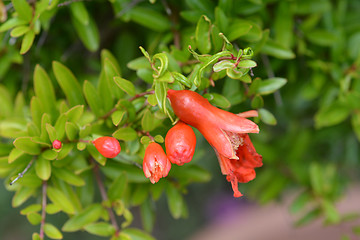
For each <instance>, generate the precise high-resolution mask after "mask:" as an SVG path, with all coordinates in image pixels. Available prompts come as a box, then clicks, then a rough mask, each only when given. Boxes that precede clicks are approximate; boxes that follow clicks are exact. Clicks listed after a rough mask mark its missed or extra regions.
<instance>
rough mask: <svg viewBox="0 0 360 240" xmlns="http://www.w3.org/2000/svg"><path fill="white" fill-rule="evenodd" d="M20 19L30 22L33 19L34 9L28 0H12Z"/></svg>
mask: <svg viewBox="0 0 360 240" xmlns="http://www.w3.org/2000/svg"><path fill="white" fill-rule="evenodd" d="M11 2H12V4H13V7H14V8H15V10H16V12H17V14H18V15H19V18H20V19H23V20H24V21H26V22H30V21H31V19H32V15H33V13H32V9H31V7H30V5H29V3H28V2H27V1H26V0H11Z"/></svg>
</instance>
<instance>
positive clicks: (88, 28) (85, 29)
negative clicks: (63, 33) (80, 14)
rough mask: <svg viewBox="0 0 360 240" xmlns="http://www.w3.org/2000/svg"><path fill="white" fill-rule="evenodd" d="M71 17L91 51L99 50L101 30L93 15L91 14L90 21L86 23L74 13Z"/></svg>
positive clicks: (82, 39)
mask: <svg viewBox="0 0 360 240" xmlns="http://www.w3.org/2000/svg"><path fill="white" fill-rule="evenodd" d="M71 19H72V22H73V25H74V27H75V30H76V32H77V34H78V35H79V37H80V39H81V41H82V43H83V44H84V45H85V47H86V48H87V49H88V50H89V51H91V52H95V51H96V50H98V48H99V45H100V35H99V30H98V28H97V26H96V23H95V21H94V19H93V18H92V17H91V15H89V20H88V21H89V22H88V24H86V25H85V24H83V23H82V22H80V21H79V20H78V19H77V18H76V17H75V16H74V15H72V18H71Z"/></svg>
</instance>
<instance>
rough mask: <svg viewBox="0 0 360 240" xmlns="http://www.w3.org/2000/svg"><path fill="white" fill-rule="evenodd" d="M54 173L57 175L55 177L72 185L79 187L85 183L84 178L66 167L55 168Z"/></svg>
mask: <svg viewBox="0 0 360 240" xmlns="http://www.w3.org/2000/svg"><path fill="white" fill-rule="evenodd" d="M53 174H54V175H55V177H57V178H59V179H61V180H63V181H64V182H66V183H68V184H70V185H73V186H77V187H80V186H84V185H85V181H84V179H82V178H81V177H80V176H78V175H76V174H75V173H73V172H72V171H70V170H68V169H66V168H54V169H53Z"/></svg>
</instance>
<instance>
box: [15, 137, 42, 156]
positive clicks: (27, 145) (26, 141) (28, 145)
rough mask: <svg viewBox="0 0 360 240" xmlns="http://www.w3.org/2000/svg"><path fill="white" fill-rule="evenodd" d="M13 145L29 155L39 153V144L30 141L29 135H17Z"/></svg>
mask: <svg viewBox="0 0 360 240" xmlns="http://www.w3.org/2000/svg"><path fill="white" fill-rule="evenodd" d="M14 146H15V147H16V148H17V149H19V150H21V151H23V152H25V153H28V154H30V155H38V154H40V146H39V144H36V143H34V142H33V141H31V138H30V137H19V138H17V139H15V141H14Z"/></svg>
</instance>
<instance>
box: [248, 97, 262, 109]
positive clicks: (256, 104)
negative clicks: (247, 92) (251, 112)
mask: <svg viewBox="0 0 360 240" xmlns="http://www.w3.org/2000/svg"><path fill="white" fill-rule="evenodd" d="M263 106H264V99H263V98H262V97H261V96H260V95H259V94H257V95H255V96H254V98H253V99H252V100H251V108H253V109H258V108H262V107H263Z"/></svg>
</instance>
